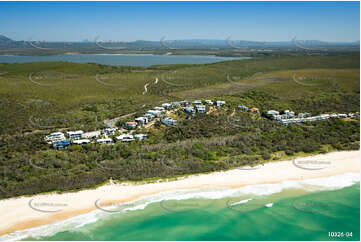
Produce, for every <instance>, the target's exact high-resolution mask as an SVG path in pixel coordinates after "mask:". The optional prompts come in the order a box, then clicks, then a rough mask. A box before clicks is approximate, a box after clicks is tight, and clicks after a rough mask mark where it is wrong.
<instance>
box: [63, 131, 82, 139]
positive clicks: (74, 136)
mask: <svg viewBox="0 0 361 242" xmlns="http://www.w3.org/2000/svg"><path fill="white" fill-rule="evenodd" d="M82 134H84V131H83V130H77V131H69V132H66V135H67V137H68V138H69V139H81V136H82Z"/></svg>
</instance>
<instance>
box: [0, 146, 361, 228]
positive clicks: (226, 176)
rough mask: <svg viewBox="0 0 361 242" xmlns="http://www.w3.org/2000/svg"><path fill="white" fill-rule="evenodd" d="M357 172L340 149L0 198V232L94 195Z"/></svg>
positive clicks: (47, 219) (84, 209)
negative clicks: (75, 189)
mask: <svg viewBox="0 0 361 242" xmlns="http://www.w3.org/2000/svg"><path fill="white" fill-rule="evenodd" d="M359 172H360V151H343V152H333V153H328V154H324V155H316V156H309V157H304V158H298V159H296V160H289V161H280V162H270V163H266V164H264V165H262V166H260V167H255V168H247V167H245V168H242V169H241V168H239V169H232V170H229V171H223V172H214V173H209V174H201V175H192V176H188V177H186V178H179V179H177V180H172V181H162V182H156V183H148V184H131V183H122V184H111V185H104V186H101V187H98V188H96V189H89V190H82V191H79V192H70V193H63V194H56V193H52V194H42V195H35V196H28V197H18V198H11V199H6V200H1V201H0V214H1V220H2V223H1V225H0V235H4V234H7V233H11V232H14V231H18V230H24V229H28V228H31V227H37V226H41V225H45V224H50V223H53V222H56V221H60V220H64V219H67V218H70V217H73V216H76V215H81V214H85V213H88V212H91V211H93V210H96V209H98V208H97V207H96V205H95V203H96V201H97V200H99V199H101V203H102V206H106V205H107V204H108V205H111V204H114V203H124V202H129V201H133V200H136V199H138V198H140V197H144V196H149V195H153V194H157V193H160V192H165V191H174V190H185V189H200V188H206V187H207V188H208V187H216V188H240V187H243V186H246V185H256V184H277V183H281V182H284V181H291V180H303V179H312V178H322V177H328V176H335V175H339V174H345V173H359ZM4 221H6V222H4Z"/></svg>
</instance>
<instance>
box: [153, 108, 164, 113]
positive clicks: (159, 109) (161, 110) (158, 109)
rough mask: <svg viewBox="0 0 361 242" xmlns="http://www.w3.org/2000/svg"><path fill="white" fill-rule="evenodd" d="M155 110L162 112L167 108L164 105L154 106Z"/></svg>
mask: <svg viewBox="0 0 361 242" xmlns="http://www.w3.org/2000/svg"><path fill="white" fill-rule="evenodd" d="M154 110H157V111H160V112H164V111H165V108H163V107H154Z"/></svg>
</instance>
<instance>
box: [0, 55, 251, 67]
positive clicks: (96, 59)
mask: <svg viewBox="0 0 361 242" xmlns="http://www.w3.org/2000/svg"><path fill="white" fill-rule="evenodd" d="M242 59H248V58H246V57H244V58H232V57H215V56H205V55H94V54H79V55H54V56H5V55H3V56H1V55H0V63H25V62H39V61H40V62H43V61H66V62H74V63H97V64H102V65H115V66H118V65H123V66H151V65H168V64H208V63H215V62H220V61H227V60H242Z"/></svg>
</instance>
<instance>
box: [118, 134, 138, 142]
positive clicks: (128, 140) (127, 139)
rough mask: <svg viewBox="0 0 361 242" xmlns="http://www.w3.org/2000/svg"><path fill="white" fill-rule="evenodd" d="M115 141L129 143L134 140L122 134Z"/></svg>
mask: <svg viewBox="0 0 361 242" xmlns="http://www.w3.org/2000/svg"><path fill="white" fill-rule="evenodd" d="M116 139H117V140H119V141H123V142H130V141H133V140H134V137H133V135H131V134H122V135H119V136H117V137H116Z"/></svg>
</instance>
